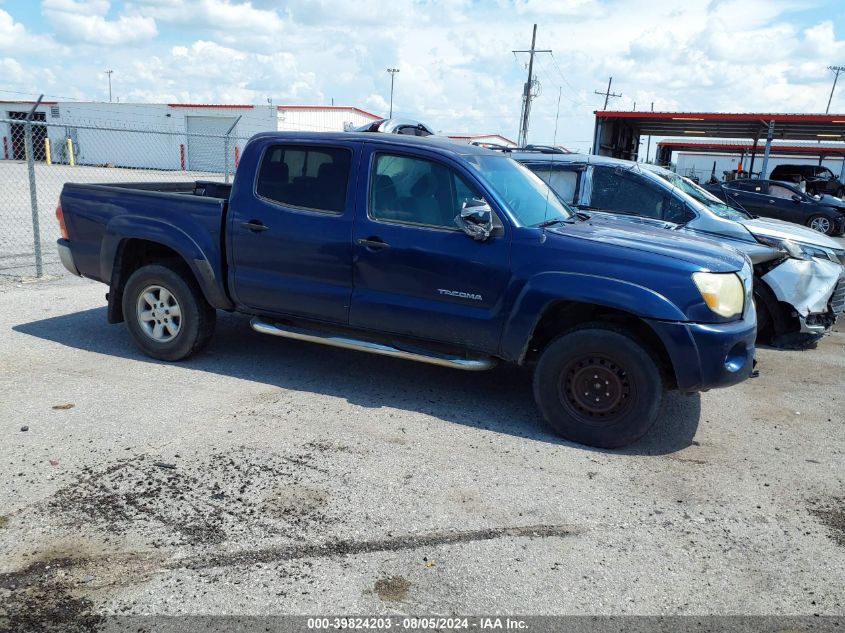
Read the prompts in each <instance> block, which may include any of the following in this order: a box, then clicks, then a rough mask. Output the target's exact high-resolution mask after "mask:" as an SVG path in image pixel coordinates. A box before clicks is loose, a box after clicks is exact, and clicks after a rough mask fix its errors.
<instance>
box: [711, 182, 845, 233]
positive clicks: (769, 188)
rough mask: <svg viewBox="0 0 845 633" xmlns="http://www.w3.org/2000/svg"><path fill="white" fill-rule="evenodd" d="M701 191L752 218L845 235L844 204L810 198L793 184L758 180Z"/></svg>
mask: <svg viewBox="0 0 845 633" xmlns="http://www.w3.org/2000/svg"><path fill="white" fill-rule="evenodd" d="M704 188H705V189H707V191H709V192H711V193H712V194H714V195H716V196H718V197H719V198H721V199H722V200H725V201H726V202H728V203H732V204H738V205H739V206H741V207H742V208H743V209H745V210H747V211H749V212H750V213H753V214H754V215H760V216H763V217H766V218H776V219H778V220H786V221H787V222H797V223H798V224H804V225H806V226H809V227H810V228H811V229H815V230H816V231H821V232H822V233H826V234H828V235H842V233H843V232H845V202H843V201H842V200H839V199H838V198H834V197H833V196H827V195H823V196H818V197H817V196H812V195H808V194H806V193H804V192H802V191H801V190H800V189H799V188H798V187H797V186H795V185H791V184H789V183H786V182H781V181H777V180H760V179H758V178H743V179H740V180H733V181H731V182H724V183H721V184H715V185H705V186H704Z"/></svg>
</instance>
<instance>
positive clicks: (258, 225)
mask: <svg viewBox="0 0 845 633" xmlns="http://www.w3.org/2000/svg"><path fill="white" fill-rule="evenodd" d="M241 226H242V227H244V228H245V229H247V230H248V231H252V232H253V233H261V232H262V231H266V230H267V229H269V228H270V227H269V226H267V225H265V224H264V223H263V222H262V221H261V220H250V221H249V222H241Z"/></svg>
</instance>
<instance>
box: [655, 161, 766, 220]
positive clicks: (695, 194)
mask: <svg viewBox="0 0 845 633" xmlns="http://www.w3.org/2000/svg"><path fill="white" fill-rule="evenodd" d="M658 176H660V177H661V178H663V179H664V180H668V181H669V182H670V183H671V184H673V185H674V186H675V187H677V188H678V189H680V190H681V191H683V192H684V193H685V194H687V195H688V196H690V197H691V198H693V199H694V200H696V201H698V202H700V203H701V204H703V205H704V206H706V207H707V208H708V209H710V210H711V211H712V212H713V213H715V214H716V215H718V216H719V217H720V218H722V219H724V220H748V219H750V218H751V216H750V215H748V214H747V213H744V212H742V211H740V210H739V209H735V208H733V207H731V206H728V205H727V204H725V203H724V202H722V201H721V200H719V199H718V198H717V197H716V196H714V195H713V194H711V193H710V192H709V191H707V190H705V189H702V188H701V187H699V186H698V185H696V184H695V183H693V182H690V181H689V180H687V179H685V178H681V177H680V176H679V175H678V174H675V173H672V172H662V171H661V172H658Z"/></svg>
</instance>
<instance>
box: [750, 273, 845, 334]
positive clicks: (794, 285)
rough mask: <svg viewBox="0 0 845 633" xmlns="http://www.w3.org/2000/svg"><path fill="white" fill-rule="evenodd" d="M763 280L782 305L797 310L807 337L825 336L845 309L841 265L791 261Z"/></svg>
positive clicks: (843, 275) (843, 279) (844, 287)
mask: <svg viewBox="0 0 845 633" xmlns="http://www.w3.org/2000/svg"><path fill="white" fill-rule="evenodd" d="M762 279H763V281H764V282H766V284H768V286H769V287H770V288H771V289H772V291H773V292H774V294H775V297H777V299H778V301H782V302H783V303H786V304H789V305H791V306H792V307H793V308H794V310H795V312H796V314H797V316H798V320H799V321H800V323H801V332H803V333H808V334H823V333H824V332H826V331H828V330H829V329H830V328H831V327H833V324H834V322H835V321H836V317H837V316H839V314H841V313H842V311H843V308H845V269H843V267H842V266H841V265H840V264H836V263H833V262H829V261H824V260H822V259H819V258H815V257H814V258H811V259H795V258H789V259H784V260H783V261H782V262H781V263H780V264H778V265H777V266H775V267H773V268H772V269H771V270H770V271H769V272H768V273H766V274H765V275H763V277H762Z"/></svg>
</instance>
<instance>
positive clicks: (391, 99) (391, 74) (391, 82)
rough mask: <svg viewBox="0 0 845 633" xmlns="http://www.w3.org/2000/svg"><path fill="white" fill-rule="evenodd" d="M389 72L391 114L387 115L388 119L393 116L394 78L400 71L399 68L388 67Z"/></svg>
mask: <svg viewBox="0 0 845 633" xmlns="http://www.w3.org/2000/svg"><path fill="white" fill-rule="evenodd" d="M387 72H389V73H390V115H389V116H388V117H387V118H388V119H392V118H393V78H394V77H395V76H396V73H398V72H399V69H398V68H388V69H387Z"/></svg>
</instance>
